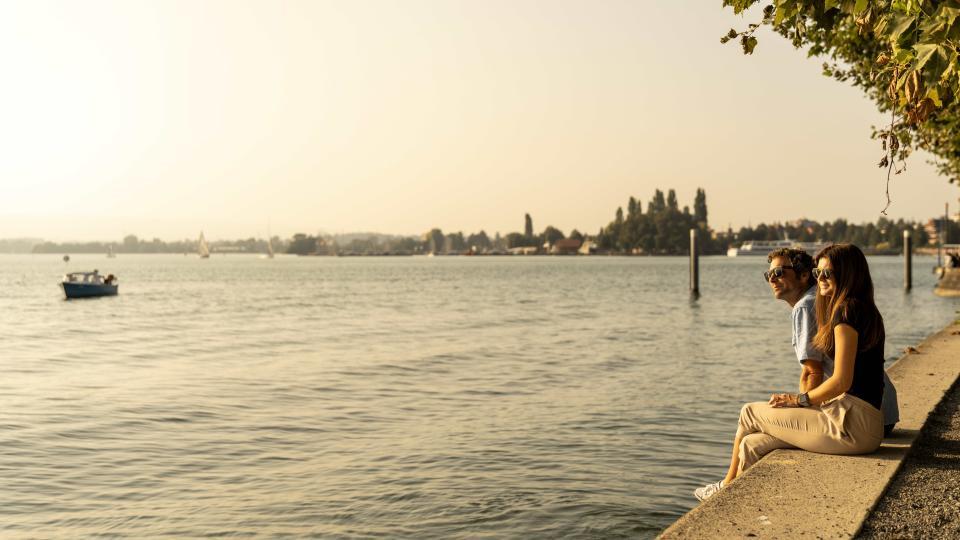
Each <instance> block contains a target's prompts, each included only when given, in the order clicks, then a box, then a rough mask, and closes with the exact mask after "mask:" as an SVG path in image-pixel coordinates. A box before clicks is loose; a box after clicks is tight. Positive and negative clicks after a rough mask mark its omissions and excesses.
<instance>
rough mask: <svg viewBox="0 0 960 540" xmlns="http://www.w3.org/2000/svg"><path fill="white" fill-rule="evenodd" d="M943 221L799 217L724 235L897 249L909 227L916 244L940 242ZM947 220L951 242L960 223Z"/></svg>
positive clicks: (738, 239) (959, 235)
mask: <svg viewBox="0 0 960 540" xmlns="http://www.w3.org/2000/svg"><path fill="white" fill-rule="evenodd" d="M943 223H944V220H943V219H940V220H930V221H929V222H927V223H923V224H922V223H917V222H915V221H904V220H903V219H898V220H896V221H893V220H890V219H887V218H885V217H881V218H879V219H877V221H876V223H860V224H856V223H849V222H848V221H847V220H845V219H837V220H836V221H825V222H823V223H819V222H816V221H812V220H806V219H799V220H796V221H793V222H790V223H773V224H765V223H761V224H759V225H757V226H755V227H741V228H740V230H739V231H736V232H734V231H733V230H731V229H727V232H726V233H725V234H723V235H722V236H723V238H725V239H729V243H730V244H731V245H733V244H737V243H742V242H746V241H749V240H780V239H783V238H790V239H791V240H800V241H803V242H849V243H852V244H856V245H858V246H861V247H865V248H869V249H875V250H885V249H890V250H896V249H901V248H902V247H903V232H904V231H907V230H909V231H911V235H912V237H913V244H914V245H915V246H918V247H920V246H927V245H930V244H933V243H936V242H937V240H938V236H937V235H938V234H939V231H938V227H941V226H943ZM946 224H947V231H946V232H947V239H948V240H949V241H950V242H958V241H960V224H958V223H957V222H955V221H946ZM931 232H932V233H933V234H931Z"/></svg>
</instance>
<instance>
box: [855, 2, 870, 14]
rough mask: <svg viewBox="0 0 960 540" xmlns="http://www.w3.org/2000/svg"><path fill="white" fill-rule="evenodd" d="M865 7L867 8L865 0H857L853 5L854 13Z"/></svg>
mask: <svg viewBox="0 0 960 540" xmlns="http://www.w3.org/2000/svg"><path fill="white" fill-rule="evenodd" d="M865 9H867V0H857V3H856V4H854V6H853V12H854V13H860V12H861V11H863V10H865Z"/></svg>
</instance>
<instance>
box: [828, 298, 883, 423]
mask: <svg viewBox="0 0 960 540" xmlns="http://www.w3.org/2000/svg"><path fill="white" fill-rule="evenodd" d="M868 309H869V310H874V311H875V310H876V309H877V308H876V307H874V306H868V305H865V304H863V303H862V302H859V301H857V300H854V299H851V300H847V302H846V305H845V306H844V307H843V308H841V309H838V310H837V316H836V317H835V318H834V320H833V324H831V326H832V327H836V326H837V325H838V324H848V325H850V326H851V327H853V329H854V330H856V331H857V338H858V339H857V357H856V360H855V362H854V365H853V383H852V384H850V389H849V390H847V393H848V394H850V395H851V396H856V397H858V398H860V399H862V400H864V401H866V402H867V403H869V404H871V405H873V406H874V407H876V408H877V409H880V403H881V402H882V401H883V344H884V338H881V339H880V340H879V341H878V342H877V343H875V344H874V345H873V346H872V347H870V348H869V349H866V350H864V349H863V348H862V345H863V341H862V340H863V336H864V329H865V328H866V324H865V322H866V321H865V320H864V319H865V318H866V317H864V315H865V310H868ZM874 317H875V319H874V320H876V321H878V322H879V321H880V320H881V319H880V314H879V313H875V314H874ZM835 352H836V351H831V353H830V356H831V357H833V358H834V360H836V358H837V357H836V354H835ZM834 369H836V368H834Z"/></svg>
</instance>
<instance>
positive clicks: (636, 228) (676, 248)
mask: <svg viewBox="0 0 960 540" xmlns="http://www.w3.org/2000/svg"><path fill="white" fill-rule="evenodd" d="M694 228H695V229H698V230H700V231H701V234H700V242H701V245H702V246H703V253H714V252H717V251H719V246H718V245H716V242H715V241H714V239H712V238H711V235H710V229H709V227H708V226H707V194H706V192H705V191H704V190H702V189H697V194H696V196H695V197H694V200H693V212H691V211H690V207H689V206H684V207H683V209H682V210H681V209H680V205H679V203H678V202H677V193H676V191H674V190H672V189H671V190H669V191H667V194H666V196H664V194H663V191H660V190H659V189H657V190H655V191H654V192H653V198H652V199H651V200H650V202H649V203H647V211H646V212H643V207H642V205H641V203H640V201H639V200H637V199H636V198H634V197H630V199H629V201H628V202H627V213H626V215H624V213H623V207H619V208H617V211H616V214H615V216H614V219H613V221H611V222H610V223H609V224H608V225H607V226H606V227H602V228H601V229H600V232H599V233H597V245H598V247H599V248H600V249H601V250H604V251H610V252H615V253H629V254H638V255H640V254H643V255H678V254H683V253H688V252H689V251H690V229H694Z"/></svg>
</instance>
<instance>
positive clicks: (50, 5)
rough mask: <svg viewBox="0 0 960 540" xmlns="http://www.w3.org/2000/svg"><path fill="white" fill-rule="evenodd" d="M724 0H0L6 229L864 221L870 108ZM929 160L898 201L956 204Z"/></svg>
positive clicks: (119, 232)
mask: <svg viewBox="0 0 960 540" xmlns="http://www.w3.org/2000/svg"><path fill="white" fill-rule="evenodd" d="M720 4H721V3H720V2H719V1H714V2H704V1H703V0H675V1H671V2H656V1H652V0H649V1H644V2H635V1H627V0H616V1H608V2H603V3H597V2H586V1H571V0H566V1H556V2H549V3H546V2H536V1H530V0H511V1H502V0H495V1H483V2H480V1H476V2H466V1H450V2H447V1H440V0H432V1H428V0H411V1H406V2H387V1H374V0H369V1H363V2H351V3H344V2H332V1H290V2H283V3H275V2H266V1H224V0H211V1H205V2H188V1H165V2H159V1H157V2H146V1H94V2H84V3H76V2H66V1H58V2H53V1H35V2H16V1H6V0H0V6H2V8H3V13H4V17H3V18H2V19H0V65H3V66H4V68H5V70H4V75H5V77H4V80H5V84H4V85H2V86H0V117H2V118H3V119H4V121H3V122H2V123H0V145H2V147H3V148H4V159H2V160H0V238H15V237H43V238H46V239H49V240H56V241H62V240H80V241H83V240H110V239H119V238H121V237H122V236H124V235H126V234H136V235H138V236H140V237H142V238H153V237H159V238H162V239H165V240H174V239H181V238H194V237H196V235H197V234H198V233H199V231H201V230H203V231H205V233H206V235H207V237H208V238H211V239H217V238H246V237H251V236H252V237H265V236H266V235H267V232H268V230H269V231H270V232H272V234H274V235H280V236H289V235H292V234H293V233H295V232H306V233H315V232H317V231H320V230H322V231H327V232H353V231H372V232H380V233H390V234H421V233H423V232H425V231H427V230H429V229H430V228H432V227H440V228H442V229H444V231H445V232H454V231H463V232H465V233H470V232H476V231H479V230H480V229H484V230H486V231H487V232H488V233H489V234H491V235H492V234H494V233H495V232H497V231H499V232H501V233H504V234H505V233H507V232H510V231H518V230H522V227H523V215H524V213H530V214H531V215H532V216H533V219H534V225H535V228H536V229H537V230H538V231H539V230H542V229H543V227H545V226H546V225H553V226H555V227H558V228H560V229H561V230H563V231H564V232H567V233H569V231H570V230H571V229H572V228H578V229H579V230H581V231H582V232H587V233H594V232H596V231H597V230H598V229H599V227H601V226H602V225H605V224H606V223H608V222H609V221H610V220H611V219H612V218H613V214H614V211H615V210H616V208H617V206H625V204H626V201H627V199H628V198H629V197H630V196H631V195H633V196H636V197H637V198H638V199H639V200H640V201H641V202H642V203H643V209H644V210H645V209H646V203H647V201H648V200H649V199H650V197H651V196H652V194H653V191H654V189H657V188H660V189H663V190H667V189H670V188H675V189H676V190H677V194H678V198H679V200H680V204H681V205H687V204H691V205H692V201H693V196H694V192H695V190H696V188H698V187H702V188H704V189H705V190H706V193H707V201H708V205H709V211H710V214H709V219H710V224H711V226H712V227H714V228H715V229H724V228H726V227H727V226H728V225H731V226H733V227H734V228H737V227H739V226H741V225H747V224H748V223H753V224H756V223H758V222H761V221H763V222H773V221H784V220H792V219H795V218H799V217H808V218H811V219H817V220H825V219H835V218H838V217H844V218H847V219H849V220H851V221H854V222H862V221H873V220H875V219H876V218H877V217H878V216H879V212H880V210H881V209H882V208H883V206H884V203H885V197H884V182H885V171H884V170H881V169H878V168H877V167H876V163H877V161H878V160H879V159H880V157H881V151H880V148H879V145H878V144H877V142H876V141H872V140H870V138H869V135H870V132H871V125H874V124H880V123H882V122H883V121H884V118H882V117H881V115H880V114H879V113H878V112H877V111H876V109H875V106H874V105H873V104H872V103H871V102H869V101H868V100H867V99H866V98H865V97H864V96H863V94H862V92H861V91H860V90H859V89H856V88H853V87H850V86H847V85H845V84H842V83H838V82H836V81H834V80H831V79H828V78H826V77H824V76H822V75H821V73H820V72H821V68H820V65H821V63H822V60H820V59H807V58H806V57H805V54H804V53H802V52H798V51H795V50H794V49H793V48H792V47H791V46H790V44H789V43H788V42H787V41H786V40H784V39H783V38H781V37H779V36H776V35H773V34H772V33H770V32H769V31H768V30H763V31H761V32H760V33H758V37H759V38H760V44H759V46H758V47H757V49H756V52H755V54H754V55H753V56H752V57H750V56H744V55H743V54H742V53H741V51H740V48H739V46H737V45H736V44H733V43H731V44H727V45H721V44H720V42H719V38H720V36H721V35H723V33H724V32H726V30H727V29H729V28H730V27H731V26H733V27H736V28H744V27H745V26H746V24H748V23H749V22H753V20H754V19H757V18H759V17H758V15H757V14H754V15H752V16H749V17H747V18H746V19H743V18H739V17H736V16H734V15H733V14H732V11H730V10H729V9H726V10H724V9H722V8H721V7H720ZM927 160H928V157H927V156H925V155H923V154H915V155H914V156H913V157H912V158H911V160H910V161H909V162H908V168H907V172H905V173H904V174H902V175H900V176H897V177H895V178H894V181H893V182H892V185H891V193H892V197H893V205H892V206H891V208H890V210H889V211H888V213H889V216H890V217H891V218H893V219H896V218H900V217H903V218H906V219H926V218H928V217H931V216H934V215H938V214H939V213H942V211H943V204H944V202H950V204H951V207H952V208H951V210H952V211H954V210H955V209H956V203H957V196H958V194H960V193H958V190H957V188H956V187H955V186H953V185H950V184H948V183H947V181H946V179H945V178H943V177H939V176H937V174H936V172H935V170H934V168H933V167H932V166H930V165H928V164H927V163H926V161H927Z"/></svg>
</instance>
